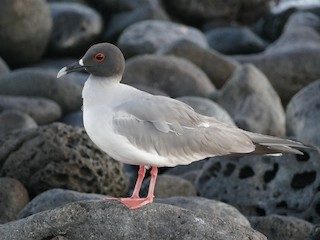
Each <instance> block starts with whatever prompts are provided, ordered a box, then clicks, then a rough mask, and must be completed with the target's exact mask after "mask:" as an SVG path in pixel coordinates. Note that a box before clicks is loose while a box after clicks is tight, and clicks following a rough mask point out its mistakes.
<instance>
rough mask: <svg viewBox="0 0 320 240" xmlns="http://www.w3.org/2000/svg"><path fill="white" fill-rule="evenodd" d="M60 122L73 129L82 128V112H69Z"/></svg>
mask: <svg viewBox="0 0 320 240" xmlns="http://www.w3.org/2000/svg"><path fill="white" fill-rule="evenodd" d="M61 122H63V123H66V124H69V125H71V126H74V127H82V128H83V127H84V125H83V112H82V111H76V112H71V113H69V114H67V115H65V116H64V117H63V118H62V119H61Z"/></svg>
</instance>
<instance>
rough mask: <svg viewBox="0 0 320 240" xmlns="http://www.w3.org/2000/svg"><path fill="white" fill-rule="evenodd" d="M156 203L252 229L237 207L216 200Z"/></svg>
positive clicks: (180, 198) (183, 198)
mask: <svg viewBox="0 0 320 240" xmlns="http://www.w3.org/2000/svg"><path fill="white" fill-rule="evenodd" d="M156 202H157V203H165V204H170V205H173V206H177V207H181V208H185V209H188V210H192V211H195V212H204V213H206V214H208V215H210V216H215V217H218V218H221V219H225V220H228V221H231V222H234V223H238V224H240V225H243V226H246V227H251V226H250V223H249V221H248V219H247V218H246V217H245V216H243V215H242V214H241V213H240V212H239V211H238V210H237V209H236V208H235V207H232V206H231V205H228V204H226V203H223V202H219V201H216V200H212V199H206V198H202V197H171V198H163V199H156Z"/></svg>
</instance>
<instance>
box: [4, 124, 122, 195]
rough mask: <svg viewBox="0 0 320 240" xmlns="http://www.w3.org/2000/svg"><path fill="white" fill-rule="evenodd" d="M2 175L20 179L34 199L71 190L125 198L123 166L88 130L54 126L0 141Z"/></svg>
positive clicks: (59, 125)
mask: <svg viewBox="0 0 320 240" xmlns="http://www.w3.org/2000/svg"><path fill="white" fill-rule="evenodd" d="M0 169H1V170H0V175H1V176H8V177H14V178H16V179H18V180H20V181H21V182H22V183H23V184H24V185H25V186H26V187H27V189H28V190H29V193H30V194H32V195H33V196H34V195H36V194H39V193H41V192H43V191H45V190H47V189H51V188H67V189H72V190H76V191H82V192H95V193H102V194H111V195H115V196H124V195H126V194H127V186H128V178H127V176H126V175H125V173H124V171H123V165H122V164H120V163H119V162H117V161H115V160H113V159H111V158H110V157H109V156H108V155H107V154H105V153H104V152H102V151H101V150H99V149H98V148H97V147H96V146H95V145H94V144H93V143H92V142H91V140H90V139H89V137H88V136H87V134H86V133H85V131H84V129H81V128H74V127H71V126H68V125H65V124H61V123H60V124H58V123H55V124H51V125H46V126H42V127H39V128H37V129H31V130H23V131H15V132H13V133H12V134H8V135H5V136H3V137H2V138H1V139H0Z"/></svg>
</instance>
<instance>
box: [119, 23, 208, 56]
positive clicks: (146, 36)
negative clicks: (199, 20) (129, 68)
mask: <svg viewBox="0 0 320 240" xmlns="http://www.w3.org/2000/svg"><path fill="white" fill-rule="evenodd" d="M180 39H188V40H190V41H192V42H194V43H196V44H198V45H199V46H202V47H207V46H208V45H207V40H206V38H205V36H204V34H203V33H202V32H200V31H199V30H197V29H196V28H193V27H189V26H187V25H183V24H179V23H173V22H168V21H160V20H145V21H141V22H137V23H134V24H132V25H130V26H129V27H127V28H126V29H125V30H124V31H123V32H122V34H121V35H120V37H119V40H118V42H117V45H118V46H119V48H120V49H121V51H122V52H123V54H124V56H125V57H126V58H130V57H132V56H135V55H138V54H151V53H155V52H157V51H158V50H159V49H160V48H161V46H163V45H166V44H169V43H172V42H174V41H177V40H180Z"/></svg>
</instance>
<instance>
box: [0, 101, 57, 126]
mask: <svg viewBox="0 0 320 240" xmlns="http://www.w3.org/2000/svg"><path fill="white" fill-rule="evenodd" d="M10 109H12V110H17V111H20V112H22V113H26V114H28V115H29V116H30V117H32V118H33V119H34V120H35V121H36V122H37V124H39V125H43V124H48V123H52V122H54V121H56V120H58V119H59V118H60V117H61V108H60V106H59V105H58V104H57V103H56V102H54V101H51V100H49V99H46V98H32V97H21V96H6V95H0V112H2V111H3V110H10Z"/></svg>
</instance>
